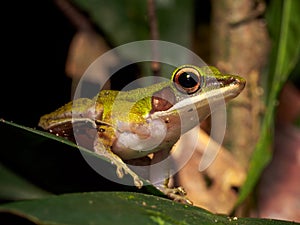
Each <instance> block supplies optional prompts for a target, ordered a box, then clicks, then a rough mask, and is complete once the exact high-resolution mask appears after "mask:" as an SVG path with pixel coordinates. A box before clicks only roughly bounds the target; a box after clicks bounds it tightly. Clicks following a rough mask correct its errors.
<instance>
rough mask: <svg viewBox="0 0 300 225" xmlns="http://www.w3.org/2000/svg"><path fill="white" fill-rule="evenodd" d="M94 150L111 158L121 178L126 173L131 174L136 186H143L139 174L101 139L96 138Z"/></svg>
mask: <svg viewBox="0 0 300 225" xmlns="http://www.w3.org/2000/svg"><path fill="white" fill-rule="evenodd" d="M94 150H95V153H97V154H99V155H101V156H103V157H105V158H107V159H109V161H110V162H111V163H113V164H115V165H116V167H117V170H116V173H117V176H118V177H119V178H122V177H123V176H124V173H125V174H129V175H130V176H131V177H132V178H133V181H134V184H135V186H136V187H138V188H141V187H142V186H143V181H142V180H141V179H140V178H139V176H138V175H137V174H136V173H134V172H133V171H132V170H131V169H130V168H129V167H128V166H127V165H126V163H124V162H123V160H122V159H121V158H120V157H119V156H117V155H116V154H115V153H113V152H112V151H111V149H110V148H108V147H104V145H103V144H102V142H101V141H100V140H99V139H96V140H95V142H94Z"/></svg>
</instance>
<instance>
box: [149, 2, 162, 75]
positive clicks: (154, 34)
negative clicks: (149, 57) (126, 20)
mask: <svg viewBox="0 0 300 225" xmlns="http://www.w3.org/2000/svg"><path fill="white" fill-rule="evenodd" d="M154 1H155V0H148V16H149V27H150V37H151V39H152V40H158V39H159V32H158V26H157V16H156V8H155V2H154ZM152 54H153V59H154V60H153V61H152V62H151V69H152V72H153V74H154V75H159V74H160V63H159V62H158V58H159V53H158V47H157V43H156V42H155V41H154V42H153V45H152Z"/></svg>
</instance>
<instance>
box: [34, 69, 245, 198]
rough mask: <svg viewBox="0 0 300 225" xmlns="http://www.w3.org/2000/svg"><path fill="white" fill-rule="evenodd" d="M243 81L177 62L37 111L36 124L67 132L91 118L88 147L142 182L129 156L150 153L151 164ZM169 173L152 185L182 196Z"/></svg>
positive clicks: (121, 172)
mask: <svg viewBox="0 0 300 225" xmlns="http://www.w3.org/2000/svg"><path fill="white" fill-rule="evenodd" d="M245 85H246V80H245V79H244V78H242V77H241V76H238V75H231V74H224V73H221V72H220V71H219V70H218V69H217V68H216V67H214V66H195V65H181V66H179V67H177V68H176V69H175V70H174V71H173V73H172V75H171V78H170V79H168V80H164V81H162V82H158V83H155V84H152V85H150V86H147V87H140V88H136V89H133V90H127V91H117V90H100V91H99V93H98V94H97V95H96V96H95V97H93V98H78V99H75V100H73V101H70V102H69V103H67V104H65V105H64V106H62V107H60V108H58V109H57V110H55V111H53V112H51V113H49V114H46V115H43V116H41V118H40V121H39V124H38V126H39V127H41V128H42V129H44V130H46V131H49V132H50V133H53V134H55V135H57V136H63V137H66V138H68V137H70V136H72V132H74V130H75V129H76V130H77V129H78V128H80V127H82V126H84V125H87V124H89V126H91V127H92V128H93V129H94V130H95V132H94V135H92V136H91V138H90V139H91V144H90V148H91V150H92V151H94V152H95V153H96V154H99V155H101V156H103V157H105V158H107V159H108V160H109V161H110V162H111V163H112V164H114V165H115V166H116V174H117V176H118V177H119V178H120V179H121V178H122V177H123V176H124V174H129V175H130V176H131V177H132V179H133V183H134V185H135V186H136V187H138V188H141V187H142V186H143V180H142V179H141V178H140V176H139V175H137V173H136V172H134V171H133V170H132V169H131V168H130V167H129V166H128V165H127V163H126V162H127V161H130V160H133V161H134V160H139V159H142V161H143V159H145V158H147V159H149V156H150V155H151V157H150V161H149V162H148V161H147V164H151V163H156V162H158V161H159V160H162V159H163V158H165V157H167V156H168V155H169V154H170V151H171V149H172V147H173V146H174V145H175V144H176V142H177V141H178V140H179V139H180V137H181V135H182V134H184V133H186V132H188V131H189V130H191V129H192V128H194V127H196V126H198V125H199V124H200V123H201V122H202V121H204V120H205V119H206V118H208V117H209V116H210V115H211V113H212V110H211V109H212V108H215V107H211V104H213V105H218V102H228V101H230V100H231V99H234V98H235V97H237V96H238V95H239V94H240V93H241V92H242V90H243V89H244V87H245ZM73 141H74V140H73ZM168 179H169V177H168V175H166V179H165V181H164V182H163V184H161V183H160V184H156V185H155V186H156V187H157V188H158V189H159V190H162V191H163V193H165V194H166V195H167V196H169V197H170V198H172V199H175V200H176V199H182V198H181V197H180V196H184V195H185V193H184V190H183V189H182V188H181V187H178V188H177V189H176V190H177V192H173V191H170V190H171V189H170V188H169V187H168ZM150 183H151V180H150ZM174 189H175V188H174ZM174 193H175V194H174ZM178 193H179V194H178ZM178 196H179V197H178Z"/></svg>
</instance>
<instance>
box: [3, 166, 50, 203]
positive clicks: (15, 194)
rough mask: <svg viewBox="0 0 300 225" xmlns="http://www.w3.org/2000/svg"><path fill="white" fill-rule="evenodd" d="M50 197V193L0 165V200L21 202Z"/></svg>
mask: <svg viewBox="0 0 300 225" xmlns="http://www.w3.org/2000/svg"><path fill="white" fill-rule="evenodd" d="M50 195H51V194H50V193H48V192H46V191H44V190H42V189H40V188H38V187H36V186H34V185H33V184H31V183H29V182H28V181H27V180H25V179H23V178H22V177H19V176H18V175H16V174H14V173H13V172H12V171H10V170H8V169H7V168H5V167H4V166H3V165H1V164H0V199H2V200H23V199H35V198H43V197H48V196H50Z"/></svg>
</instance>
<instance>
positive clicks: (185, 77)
mask: <svg viewBox="0 0 300 225" xmlns="http://www.w3.org/2000/svg"><path fill="white" fill-rule="evenodd" d="M178 83H179V84H180V85H181V86H182V87H184V88H192V87H195V86H196V85H197V84H198V83H199V77H198V76H197V75H196V74H194V73H191V72H188V73H187V72H184V73H182V74H180V76H179V77H178Z"/></svg>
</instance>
